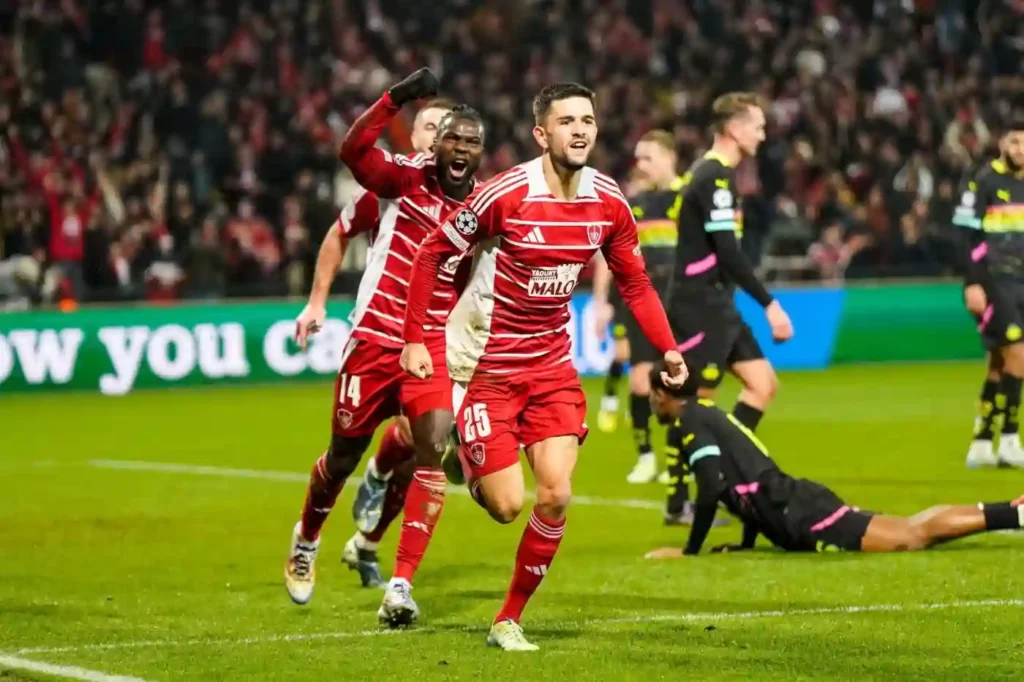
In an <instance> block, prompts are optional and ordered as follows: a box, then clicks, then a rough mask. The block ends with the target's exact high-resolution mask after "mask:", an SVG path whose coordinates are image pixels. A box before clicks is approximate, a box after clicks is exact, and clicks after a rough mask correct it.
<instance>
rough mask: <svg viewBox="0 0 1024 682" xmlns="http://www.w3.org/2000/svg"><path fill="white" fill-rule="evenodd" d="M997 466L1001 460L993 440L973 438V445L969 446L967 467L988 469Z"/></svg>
mask: <svg viewBox="0 0 1024 682" xmlns="http://www.w3.org/2000/svg"><path fill="white" fill-rule="evenodd" d="M995 466H999V460H998V459H996V454H995V451H994V450H993V449H992V441H990V440H972V441H971V446H970V447H969V448H967V468H968V469H986V468H989V467H995Z"/></svg>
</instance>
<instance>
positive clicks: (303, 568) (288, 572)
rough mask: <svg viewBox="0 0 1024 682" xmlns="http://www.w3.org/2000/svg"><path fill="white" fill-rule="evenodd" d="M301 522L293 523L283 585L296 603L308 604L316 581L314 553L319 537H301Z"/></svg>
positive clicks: (317, 547) (318, 547)
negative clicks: (311, 540)
mask: <svg viewBox="0 0 1024 682" xmlns="http://www.w3.org/2000/svg"><path fill="white" fill-rule="evenodd" d="M301 530H302V522H301V521H299V522H298V523H296V524H295V530H293V531H292V548H291V551H290V553H289V554H288V563H286V564H285V566H284V586H285V587H286V588H288V596H289V597H291V598H292V601H293V602H295V603H296V604H308V603H309V600H310V599H312V598H313V585H314V584H315V583H316V568H315V566H314V564H315V563H316V553H317V551H318V550H319V549H320V538H317V539H316V540H315V541H314V542H309V541H308V540H305V539H303V537H302V533H301Z"/></svg>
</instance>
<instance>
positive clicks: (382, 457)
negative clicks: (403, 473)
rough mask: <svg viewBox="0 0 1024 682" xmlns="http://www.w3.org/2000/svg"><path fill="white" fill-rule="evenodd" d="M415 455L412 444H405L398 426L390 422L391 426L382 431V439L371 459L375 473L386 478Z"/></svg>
mask: <svg viewBox="0 0 1024 682" xmlns="http://www.w3.org/2000/svg"><path fill="white" fill-rule="evenodd" d="M415 455H416V450H415V449H413V446H412V443H406V442H405V440H403V438H402V430H401V429H400V428H398V424H397V423H395V422H391V425H390V426H388V428H386V429H384V437H383V438H381V439H380V445H379V446H377V454H376V455H374V458H373V459H374V464H376V466H377V473H378V474H380V475H381V476H387V475H388V474H390V473H391V472H392V471H394V470H395V467H397V466H399V465H400V464H402V463H404V462H408V461H409V460H410V459H412V458H413V457H414V456H415Z"/></svg>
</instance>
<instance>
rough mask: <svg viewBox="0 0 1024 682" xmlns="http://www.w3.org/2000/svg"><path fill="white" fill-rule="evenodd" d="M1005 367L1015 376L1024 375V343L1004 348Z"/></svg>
mask: <svg viewBox="0 0 1024 682" xmlns="http://www.w3.org/2000/svg"><path fill="white" fill-rule="evenodd" d="M1002 356H1003V369H1005V370H1006V372H1008V373H1009V374H1012V375H1013V376H1015V377H1024V343H1015V344H1013V345H1012V346H1007V347H1006V348H1004V349H1003V352H1002Z"/></svg>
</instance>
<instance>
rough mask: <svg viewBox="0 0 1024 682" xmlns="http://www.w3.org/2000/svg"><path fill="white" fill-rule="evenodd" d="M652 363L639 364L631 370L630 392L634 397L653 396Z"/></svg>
mask: <svg viewBox="0 0 1024 682" xmlns="http://www.w3.org/2000/svg"><path fill="white" fill-rule="evenodd" d="M651 367H652V365H651V363H649V362H638V363H636V364H635V365H633V366H632V367H630V369H629V392H630V393H632V394H633V395H641V396H646V395H650V394H651Z"/></svg>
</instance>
